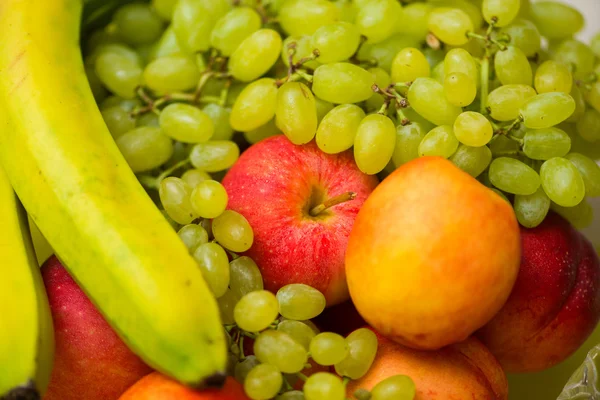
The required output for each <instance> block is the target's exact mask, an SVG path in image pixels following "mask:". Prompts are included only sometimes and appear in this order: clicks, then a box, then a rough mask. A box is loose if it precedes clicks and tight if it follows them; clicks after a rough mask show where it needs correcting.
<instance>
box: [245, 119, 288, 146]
mask: <svg viewBox="0 0 600 400" xmlns="http://www.w3.org/2000/svg"><path fill="white" fill-rule="evenodd" d="M279 134H281V132H280V131H279V128H277V125H276V124H275V119H272V120H270V121H269V122H267V123H266V124H264V125H261V126H259V127H258V128H256V129H254V130H251V131H250V132H244V139H246V140H247V141H248V143H250V144H255V143H258V142H260V141H261V140H263V139H266V138H268V137H271V136H275V135H279Z"/></svg>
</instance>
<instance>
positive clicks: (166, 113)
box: [159, 103, 215, 143]
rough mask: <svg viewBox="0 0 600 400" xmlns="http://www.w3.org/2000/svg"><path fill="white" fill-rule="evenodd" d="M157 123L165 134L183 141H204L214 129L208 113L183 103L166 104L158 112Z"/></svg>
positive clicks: (210, 135)
mask: <svg viewBox="0 0 600 400" xmlns="http://www.w3.org/2000/svg"><path fill="white" fill-rule="evenodd" d="M159 124H160V128H161V129H162V131H163V132H164V133H165V134H166V135H167V136H169V137H171V138H172V139H174V140H178V141H180V142H184V143H201V142H206V141H208V140H209V139H210V138H211V137H212V135H213V132H214V130H215V127H214V124H213V122H212V120H211V119H210V118H209V116H208V115H206V114H205V113H204V112H203V111H202V110H200V109H198V108H197V107H194V106H191V105H189V104H183V103H173V104H169V105H168V106H166V107H165V108H164V109H163V110H162V112H161V113H160V117H159Z"/></svg>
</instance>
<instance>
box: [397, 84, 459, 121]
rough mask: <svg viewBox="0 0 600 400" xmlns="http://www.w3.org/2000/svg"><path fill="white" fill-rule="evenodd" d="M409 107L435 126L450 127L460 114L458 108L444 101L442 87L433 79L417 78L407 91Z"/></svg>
mask: <svg viewBox="0 0 600 400" xmlns="http://www.w3.org/2000/svg"><path fill="white" fill-rule="evenodd" d="M407 97H408V101H409V103H410V105H411V107H412V108H413V109H414V110H415V111H416V112H417V113H419V114H420V115H421V116H422V117H423V118H425V119H427V120H428V121H430V122H432V123H434V124H436V125H452V124H454V121H455V120H456V118H458V116H459V115H460V113H461V111H462V110H461V109H460V107H456V106H453V105H452V104H450V103H449V102H448V100H446V96H445V95H444V86H443V85H442V84H441V83H439V82H438V81H436V80H435V79H433V78H417V79H416V80H415V81H414V82H413V84H412V85H410V88H409V89H408V95H407Z"/></svg>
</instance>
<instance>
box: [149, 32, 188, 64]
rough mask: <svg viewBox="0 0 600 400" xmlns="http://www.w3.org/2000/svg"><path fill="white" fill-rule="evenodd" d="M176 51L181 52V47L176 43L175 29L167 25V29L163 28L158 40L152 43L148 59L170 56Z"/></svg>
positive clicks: (176, 52)
mask: <svg viewBox="0 0 600 400" xmlns="http://www.w3.org/2000/svg"><path fill="white" fill-rule="evenodd" d="M178 53H181V47H179V43H177V36H175V31H174V30H173V28H171V27H170V26H169V27H168V28H167V29H165V31H164V32H163V34H162V36H161V37H160V39H159V40H158V42H156V43H155V44H154V45H153V48H152V51H151V52H150V56H149V59H148V60H149V61H152V60H155V59H157V58H162V57H166V56H171V55H173V54H178Z"/></svg>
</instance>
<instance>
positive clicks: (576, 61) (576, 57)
mask: <svg viewBox="0 0 600 400" xmlns="http://www.w3.org/2000/svg"><path fill="white" fill-rule="evenodd" d="M552 59H553V60H554V61H557V62H559V63H562V64H565V65H567V66H568V67H569V68H571V71H572V73H573V76H574V77H575V79H585V78H587V77H588V75H589V74H591V73H592V72H593V71H594V66H595V63H596V56H595V55H594V52H593V51H592V49H590V47H589V46H588V45H586V44H585V43H582V42H580V41H578V40H575V39H568V40H563V41H562V42H560V43H559V44H558V46H557V47H556V48H553V49H552Z"/></svg>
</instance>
